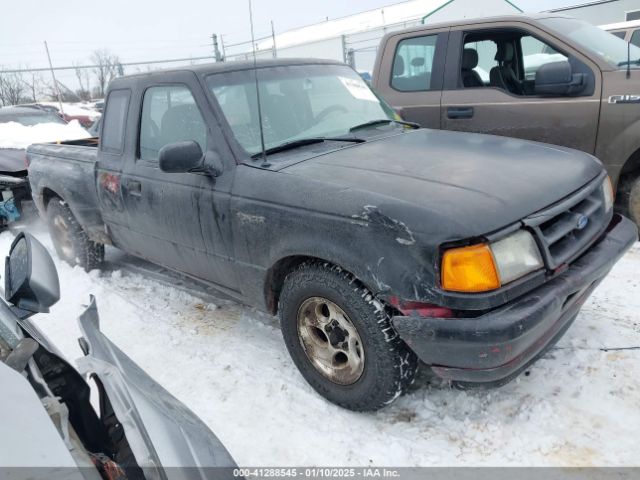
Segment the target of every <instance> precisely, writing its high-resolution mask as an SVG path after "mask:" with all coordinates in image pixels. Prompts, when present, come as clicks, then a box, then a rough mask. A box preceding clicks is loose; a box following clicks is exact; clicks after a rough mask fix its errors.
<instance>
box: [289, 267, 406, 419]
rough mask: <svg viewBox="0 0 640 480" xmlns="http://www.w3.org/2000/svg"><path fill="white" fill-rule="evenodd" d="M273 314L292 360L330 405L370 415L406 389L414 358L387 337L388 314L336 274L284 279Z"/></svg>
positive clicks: (303, 273) (320, 270) (319, 271)
mask: <svg viewBox="0 0 640 480" xmlns="http://www.w3.org/2000/svg"><path fill="white" fill-rule="evenodd" d="M279 310H280V323H281V328H282V333H283V336H284V340H285V343H286V345H287V349H288V350H289V354H290V355H291V358H292V359H293V361H294V363H295V364H296V366H297V367H298V369H299V370H300V373H302V375H303V376H304V378H305V379H306V380H307V382H309V384H310V385H311V386H312V387H313V388H314V389H315V390H316V391H317V392H318V393H320V395H322V396H323V397H325V398H327V399H328V400H329V401H331V402H333V403H335V404H337V405H340V406H342V407H345V408H348V409H350V410H355V411H369V410H377V409H379V408H381V407H383V406H385V405H387V404H389V403H391V402H392V401H393V400H395V399H396V398H397V397H398V396H400V394H401V393H403V392H404V391H405V390H406V388H407V387H408V386H409V385H410V384H411V383H412V382H413V380H414V378H415V374H416V371H417V366H418V362H417V358H416V356H415V354H414V353H413V352H412V351H411V350H409V348H408V347H407V346H406V345H405V343H404V342H403V341H402V340H401V339H400V338H399V337H398V335H397V333H396V332H395V330H394V329H393V326H392V325H391V318H390V315H389V312H388V311H387V309H386V308H384V306H383V305H381V304H380V303H379V302H378V301H377V300H376V299H375V298H374V297H373V295H372V294H371V292H370V291H369V290H368V289H367V288H366V287H364V286H363V285H362V284H360V283H359V282H358V281H357V280H356V279H355V278H354V277H353V276H352V275H351V274H349V273H347V272H345V271H344V270H342V269H340V268H339V267H336V266H332V265H329V264H322V263H313V262H312V263H305V264H303V265H302V266H300V267H299V268H298V269H296V270H295V271H293V272H291V273H290V274H289V275H287V277H286V279H285V283H284V287H283V289H282V292H281V295H280V303H279Z"/></svg>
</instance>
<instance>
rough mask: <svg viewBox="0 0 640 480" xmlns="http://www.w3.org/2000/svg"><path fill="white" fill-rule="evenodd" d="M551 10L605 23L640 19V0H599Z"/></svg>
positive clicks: (595, 22)
mask: <svg viewBox="0 0 640 480" xmlns="http://www.w3.org/2000/svg"><path fill="white" fill-rule="evenodd" d="M549 11H550V12H554V13H562V14H564V15H569V16H571V17H575V18H579V19H581V20H585V21H587V22H589V23H593V24H594V25H603V24H607V23H618V22H626V21H630V20H640V0H599V1H594V2H587V3H582V4H579V5H573V6H569V7H563V8H554V9H553V10H549Z"/></svg>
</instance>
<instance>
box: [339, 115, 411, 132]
mask: <svg viewBox="0 0 640 480" xmlns="http://www.w3.org/2000/svg"><path fill="white" fill-rule="evenodd" d="M387 123H398V124H400V125H406V126H407V127H411V128H420V125H419V124H418V123H415V122H405V121H404V120H391V119H390V118H380V119H378V120H370V121H368V122H365V123H361V124H360V125H356V126H355V127H351V128H350V129H349V131H350V132H353V131H354V130H359V129H361V128H367V127H375V126H376V125H385V124H387Z"/></svg>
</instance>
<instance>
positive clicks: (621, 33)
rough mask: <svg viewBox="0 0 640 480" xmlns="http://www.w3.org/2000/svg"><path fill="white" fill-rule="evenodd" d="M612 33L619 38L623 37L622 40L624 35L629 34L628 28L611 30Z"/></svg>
mask: <svg viewBox="0 0 640 480" xmlns="http://www.w3.org/2000/svg"><path fill="white" fill-rule="evenodd" d="M609 33H610V34H611V35H614V36H616V37H618V38H621V39H622V40H624V37H626V36H627V31H626V30H618V31H617V32H609Z"/></svg>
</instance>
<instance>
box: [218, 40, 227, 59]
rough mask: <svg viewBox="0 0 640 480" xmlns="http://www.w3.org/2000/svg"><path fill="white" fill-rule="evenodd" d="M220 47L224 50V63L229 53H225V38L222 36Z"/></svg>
mask: <svg viewBox="0 0 640 480" xmlns="http://www.w3.org/2000/svg"><path fill="white" fill-rule="evenodd" d="M220 47H221V48H222V61H223V62H224V61H225V60H226V59H227V52H225V51H224V36H223V35H220Z"/></svg>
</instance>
